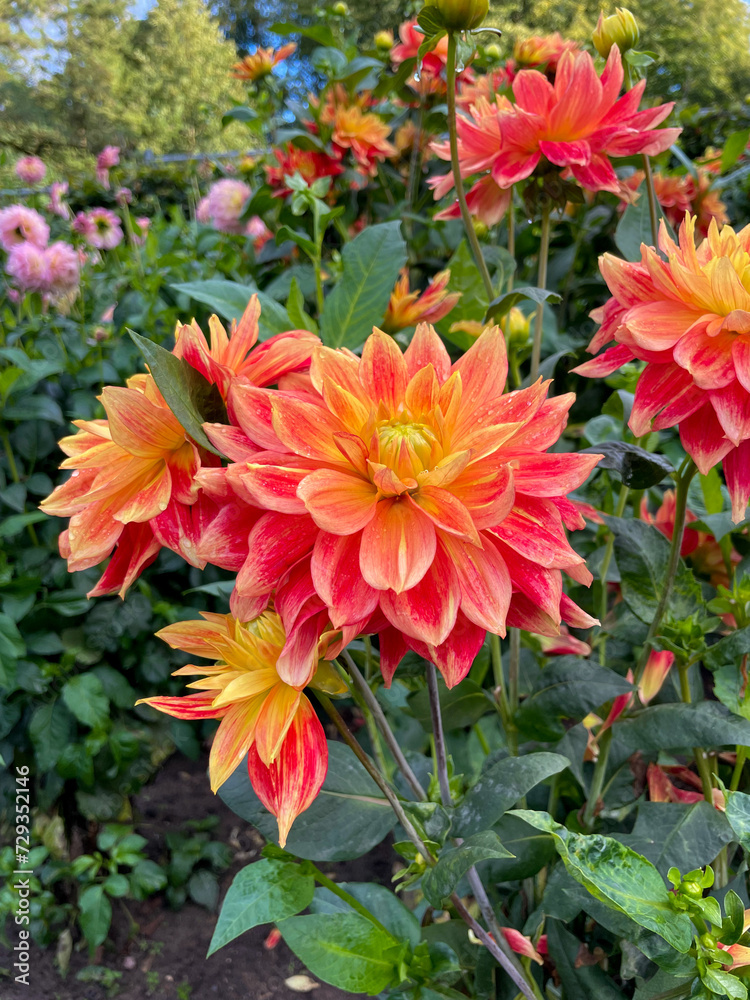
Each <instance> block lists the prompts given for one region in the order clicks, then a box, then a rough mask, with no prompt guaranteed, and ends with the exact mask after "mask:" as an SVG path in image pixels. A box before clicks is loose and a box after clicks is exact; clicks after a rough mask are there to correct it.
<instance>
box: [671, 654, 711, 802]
mask: <svg viewBox="0 0 750 1000" xmlns="http://www.w3.org/2000/svg"><path fill="white" fill-rule="evenodd" d="M678 670H679V674H680V695H681V697H682V700H683V701H684V702H685V704H686V705H689V704H690V703H691V702H692V700H693V697H692V695H691V693H690V678H689V676H688V670H689V665H688V664H687V663H681V664H680V665H679V667H678ZM693 756H694V757H695V766H696V767H697V768H698V774H699V775H700V776H701V785H702V786H703V797H704V799H705V800H706V802H709V803H711V805H713V801H714V795H713V790H714V786H713V780H712V778H711V768H710V766H709V763H708V761H707V759H706V755H705V753H704V752H703V748H702V747H693Z"/></svg>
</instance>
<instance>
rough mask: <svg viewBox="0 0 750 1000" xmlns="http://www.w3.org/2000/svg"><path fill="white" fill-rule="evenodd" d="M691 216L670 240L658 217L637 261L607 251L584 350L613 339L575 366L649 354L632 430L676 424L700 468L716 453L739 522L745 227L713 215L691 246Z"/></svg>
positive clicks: (747, 384)
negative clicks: (602, 288)
mask: <svg viewBox="0 0 750 1000" xmlns="http://www.w3.org/2000/svg"><path fill="white" fill-rule="evenodd" d="M695 224H696V220H695V218H694V217H693V216H687V217H686V218H685V221H684V223H683V224H682V226H681V227H680V234H679V243H675V242H674V240H672V239H671V237H670V236H669V235H668V233H667V230H666V227H665V225H664V223H662V225H661V230H660V234H659V249H660V250H661V254H659V253H658V252H657V250H656V249H655V248H654V247H647V246H645V245H643V246H642V247H641V260H640V261H639V262H636V263H630V262H628V261H624V260H619V259H618V258H616V257H613V256H612V255H611V254H604V256H603V257H602V258H601V260H600V265H599V266H600V268H601V272H602V274H603V276H604V279H605V281H606V282H607V285H608V286H609V290H610V292H611V293H612V298H610V299H609V300H608V301H607V302H606V303H605V304H604V306H603V307H602V308H600V309H596V310H594V312H593V313H592V316H593V318H594V319H596V320H597V321H598V322H599V323H601V327H600V329H599V331H598V332H597V333H596V335H595V336H594V338H593V340H592V341H591V343H590V344H589V347H588V350H589V351H590V352H591V353H592V354H593V353H596V352H597V351H598V350H600V348H602V347H604V346H605V345H607V344H609V343H610V342H611V341H613V340H614V341H615V344H614V346H611V347H608V348H607V349H606V350H605V351H604V352H603V353H602V354H600V355H599V356H598V357H596V358H594V359H593V360H592V361H587V362H585V363H584V364H582V365H579V366H578V368H576V369H574V371H577V372H578V373H579V374H581V375H588V376H592V377H595V378H602V377H603V376H605V375H609V374H611V373H612V372H614V371H616V370H617V369H618V368H619V367H620V366H621V365H623V364H625V363H627V362H628V361H633V360H639V361H644V362H646V366H645V368H644V370H643V372H642V373H641V375H640V377H639V379H638V386H637V388H636V392H635V401H634V403H633V410H632V413H631V415H630V420H629V427H630V429H631V430H632V431H633V433H634V434H635V435H636V436H637V437H641V436H642V435H644V434H647V433H648V432H649V431H650V430H651V429H652V428H653V430H663V429H664V428H667V427H675V426H678V425H679V431H680V439H681V441H682V445H683V447H684V449H685V451H686V452H687V453H688V454H689V455H690V457H691V458H692V459H693V461H694V462H695V464H696V465H697V467H698V470H699V471H700V472H701V473H702V474H704V475H706V474H707V473H708V472H710V470H711V469H712V468H713V467H714V466H715V465H717V464H718V463H719V462H721V461H722V460H723V466H724V476H725V478H726V481H727V487H728V489H729V493H730V496H731V499H732V516H733V518H734V520H735V521H740V520H742V519H743V518H744V516H745V509H746V507H747V504H748V500H750V291H748V285H747V283H748V280H750V226H747V227H745V229H743V230H741V232H739V233H735V231H734V230H733V229H732V228H731V227H730V226H724V227H723V228H722V229H719V227H718V226H717V225H716V222H715V221H712V222H711V225H710V226H709V229H708V236H707V237H706V239H705V240H703V242H702V243H700V245H699V246H698V247H697V248H696V242H695ZM662 255H663V256H662Z"/></svg>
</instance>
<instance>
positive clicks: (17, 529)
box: [0, 510, 49, 538]
mask: <svg viewBox="0 0 750 1000" xmlns="http://www.w3.org/2000/svg"><path fill="white" fill-rule="evenodd" d="M48 517H49V515H48V514H45V513H44V512H43V511H41V510H32V511H29V513H28V514H11V516H10V517H6V518H5V520H4V521H3V522H2V523H0V538H15V537H16V535H19V534H20V533H21V532H22V531H23V529H24V528H25V527H26V525H27V524H38V523H39V522H40V521H46V520H47V518H48Z"/></svg>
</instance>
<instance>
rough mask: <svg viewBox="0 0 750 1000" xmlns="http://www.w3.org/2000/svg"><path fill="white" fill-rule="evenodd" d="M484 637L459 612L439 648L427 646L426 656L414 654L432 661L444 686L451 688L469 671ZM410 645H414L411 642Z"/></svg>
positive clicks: (421, 653)
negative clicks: (441, 677) (451, 628)
mask: <svg viewBox="0 0 750 1000" xmlns="http://www.w3.org/2000/svg"><path fill="white" fill-rule="evenodd" d="M485 635H486V632H485V630H484V629H483V628H480V627H479V626H478V625H475V624H474V622H471V621H469V619H468V618H467V617H466V616H465V615H463V614H462V613H461V612H460V611H459V613H458V616H457V618H456V624H455V627H454V628H453V631H452V632H451V634H450V635H449V636H448V638H447V639H446V640H445V642H443V643H441V644H440V645H439V646H428V647H427V651H426V655H425V653H424V652H422V651H421V650H420V649H417V650H416V652H418V653H419V654H420V655H421V656H424V657H425V659H428V660H432V662H433V663H434V664H435V666H436V667H437V668H438V670H439V671H440V673H441V674H442V675H443V680H444V681H445V683H446V686H447V687H449V688H453V687H455V686H456V684H460V683H461V681H462V680H463V679H464V678H465V677H466V675H467V674H468V672H469V671H470V670H471V665H472V663H473V662H474V658H475V657H476V655H477V653H478V652H479V650H480V649H481V648H482V643H483V642H484V637H485ZM411 645H412V646H414V645H416V644H415V643H413V642H412V643H411ZM419 645H420V646H421V645H422V644H421V643H419Z"/></svg>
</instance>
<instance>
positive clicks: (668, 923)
mask: <svg viewBox="0 0 750 1000" xmlns="http://www.w3.org/2000/svg"><path fill="white" fill-rule="evenodd" d="M513 815H514V816H519V817H520V818H521V819H523V820H525V821H526V822H527V823H528V824H529V825H530V826H535V827H536V828H537V829H538V830H544V831H546V832H548V833H551V834H552V836H553V837H554V838H555V846H556V847H557V851H558V854H559V855H560V857H561V858H562V859H563V863H564V865H565V867H566V869H567V870H568V872H569V874H570V875H571V876H572V877H573V878H574V879H575V880H576V881H577V882H580V884H581V885H583V886H584V887H585V888H586V889H588V891H589V892H590V893H591V895H592V896H594V898H595V899H598V900H600V901H601V902H602V903H605V904H606V905H607V906H610V907H612V909H614V910H617V911H618V912H620V913H624V914H625V915H626V916H627V917H629V918H630V919H631V920H634V921H635V922H636V923H637V924H640V926H641V927H646V928H647V929H648V930H651V931H654V933H656V934H659V935H660V936H661V937H663V938H664V940H665V941H667V942H668V943H669V944H671V945H672V947H673V948H675V949H676V950H677V951H679V952H681V953H683V954H684V953H685V952H687V951H688V949H689V948H690V946H691V945H692V941H693V925H692V923H691V922H690V918H689V917H688V916H687V914H685V913H677V912H675V911H674V910H673V909H672V906H671V902H670V900H671V896H670V893H669V892H668V890H667V887H666V885H665V884H664V880H663V879H662V877H661V875H660V874H659V873H658V871H657V870H656V868H654V866H653V865H652V864H651V862H650V861H647V860H646V858H644V857H641V855H640V854H636V852H635V851H633V850H631V849H630V848H629V847H626V846H625V844H622V843H620V842H619V841H617V840H613V839H612V838H611V837H603V836H601V835H600V834H593V835H590V836H584V835H583V834H580V833H573V832H571V831H570V830H566V829H565V827H564V826H562V825H561V824H560V823H556V822H555V821H554V820H553V819H552V818H551V817H550V816H549V815H548V814H547V813H544V812H533V811H532V810H529V809H519V810H516V811H514V813H513Z"/></svg>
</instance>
